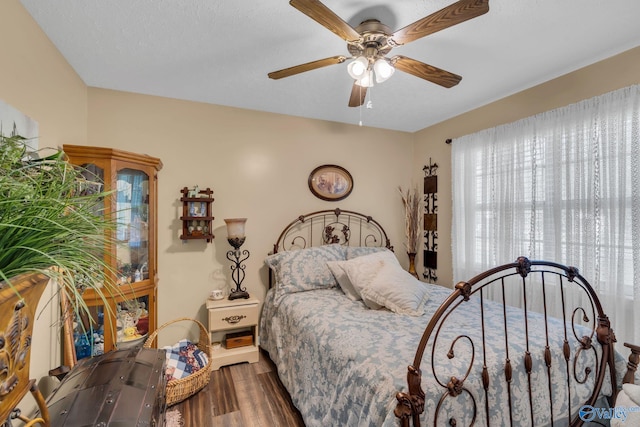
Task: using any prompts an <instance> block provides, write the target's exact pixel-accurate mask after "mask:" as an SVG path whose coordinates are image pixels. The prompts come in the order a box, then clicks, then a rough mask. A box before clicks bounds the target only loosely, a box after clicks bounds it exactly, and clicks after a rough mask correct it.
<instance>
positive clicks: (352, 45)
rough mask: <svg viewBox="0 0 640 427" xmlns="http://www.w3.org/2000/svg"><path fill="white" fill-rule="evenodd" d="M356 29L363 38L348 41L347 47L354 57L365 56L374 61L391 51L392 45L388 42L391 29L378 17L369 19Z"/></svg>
mask: <svg viewBox="0 0 640 427" xmlns="http://www.w3.org/2000/svg"><path fill="white" fill-rule="evenodd" d="M355 30H356V31H357V32H358V33H360V35H361V40H359V41H358V42H349V43H347V49H348V50H349V53H350V54H351V56H353V57H354V58H355V57H358V56H364V57H365V58H367V59H368V60H369V62H370V63H372V62H374V61H375V60H376V59H378V58H382V57H384V56H385V55H386V54H387V53H389V52H390V51H391V49H392V47H391V46H389V44H388V43H387V39H388V38H389V37H391V29H390V28H389V27H387V26H386V25H384V24H383V23H381V22H380V21H378V20H377V19H367V20H366V21H364V22H362V23H361V24H360V25H358V26H357V27H356V28H355Z"/></svg>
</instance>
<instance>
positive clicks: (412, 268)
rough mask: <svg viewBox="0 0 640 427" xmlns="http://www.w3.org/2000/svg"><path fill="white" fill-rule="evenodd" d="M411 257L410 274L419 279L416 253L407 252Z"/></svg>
mask: <svg viewBox="0 0 640 427" xmlns="http://www.w3.org/2000/svg"><path fill="white" fill-rule="evenodd" d="M407 255H408V256H409V273H410V274H412V275H413V276H415V277H416V279H419V277H418V273H417V272H416V255H417V254H416V253H415V252H407Z"/></svg>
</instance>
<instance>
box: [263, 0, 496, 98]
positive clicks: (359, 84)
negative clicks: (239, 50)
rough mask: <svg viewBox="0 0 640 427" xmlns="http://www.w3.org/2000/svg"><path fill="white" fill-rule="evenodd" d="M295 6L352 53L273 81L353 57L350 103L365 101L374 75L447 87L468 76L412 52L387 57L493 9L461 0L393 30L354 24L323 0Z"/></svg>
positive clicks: (278, 74) (298, 0) (483, 1)
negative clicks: (411, 78)
mask: <svg viewBox="0 0 640 427" xmlns="http://www.w3.org/2000/svg"><path fill="white" fill-rule="evenodd" d="M289 4H291V6H293V7H295V8H296V9H298V10H299V11H300V12H302V13H304V14H305V15H307V16H308V17H310V18H311V19H313V20H314V21H316V22H317V23H319V24H320V25H322V26H324V27H325V28H327V29H329V30H330V31H332V32H333V33H334V34H336V35H337V36H339V37H341V38H342V39H344V40H345V41H346V42H347V50H348V51H349V53H350V54H351V57H347V56H343V55H337V56H332V57H330V58H324V59H319V60H316V61H312V62H307V63H305V64H300V65H296V66H294V67H289V68H285V69H282V70H278V71H273V72H271V73H269V74H268V76H269V77H270V78H272V79H281V78H284V77H289V76H293V75H295V74H300V73H304V72H306V71H311V70H315V69H317V68H322V67H326V66H329V65H334V64H341V63H343V62H345V61H346V60H347V59H353V60H354V61H353V62H351V63H350V64H349V65H348V68H347V71H348V72H349V75H351V77H353V78H354V83H353V87H352V89H351V96H350V98H349V107H358V106H360V105H362V104H363V103H364V100H365V97H366V94H367V88H368V87H371V86H373V81H374V79H375V81H376V82H378V83H382V82H383V81H385V80H386V79H388V78H389V77H391V75H392V74H393V72H394V71H395V70H396V69H398V70H400V71H404V72H405V73H409V74H412V75H414V76H416V77H419V78H421V79H425V80H428V81H430V82H432V83H436V84H438V85H440V86H443V87H446V88H450V87H453V86H455V85H457V84H458V83H459V82H460V80H462V77H461V76H459V75H457V74H453V73H450V72H448V71H445V70H443V69H440V68H438V67H434V66H433V65H429V64H425V63H424V62H420V61H417V60H415V59H411V58H407V57H406V56H402V55H395V56H393V57H391V58H387V56H386V55H387V54H388V53H389V52H390V51H391V49H393V48H394V47H398V46H401V45H404V44H407V43H409V42H412V41H414V40H417V39H419V38H421V37H424V36H427V35H429V34H433V33H435V32H438V31H440V30H444V29H445V28H449V27H451V26H453V25H456V24H459V23H461V22H464V21H467V20H469V19H472V18H475V17H477V16H480V15H483V14H485V13H487V12H488V11H489V0H459V1H457V2H455V3H453V4H451V5H449V6H447V7H445V8H443V9H440V10H439V11H437V12H435V13H432V14H431V15H429V16H426V17H424V18H422V19H420V20H418V21H416V22H414V23H413V24H410V25H407V26H406V27H404V28H401V29H399V30H397V31H395V32H391V30H390V29H389V27H387V26H386V25H384V24H383V23H382V22H380V21H378V20H377V19H368V20H366V21H364V22H362V23H361V24H360V25H358V26H357V27H356V28H353V27H352V26H351V25H349V24H348V23H346V22H345V21H343V20H342V19H341V18H340V17H339V16H338V15H336V14H335V13H334V12H333V11H331V9H329V8H328V7H327V6H325V5H324V4H322V3H321V2H320V1H318V0H291V1H290V2H289Z"/></svg>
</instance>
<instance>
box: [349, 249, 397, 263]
mask: <svg viewBox="0 0 640 427" xmlns="http://www.w3.org/2000/svg"><path fill="white" fill-rule="evenodd" d="M388 250H389V249H387V248H385V247H380V246H347V259H348V260H349V259H353V258H357V257H359V256H363V255H370V254H374V253H376V252H382V251H388Z"/></svg>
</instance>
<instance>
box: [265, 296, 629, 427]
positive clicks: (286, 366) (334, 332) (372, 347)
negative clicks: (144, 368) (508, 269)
mask: <svg viewBox="0 0 640 427" xmlns="http://www.w3.org/2000/svg"><path fill="white" fill-rule="evenodd" d="M272 293H273V291H270V292H269V293H268V294H267V298H266V302H265V304H264V307H263V314H262V317H261V323H260V339H261V346H262V347H263V348H264V349H265V350H267V351H268V352H269V355H270V357H271V358H272V360H273V361H274V362H275V364H276V366H277V368H278V374H279V376H280V378H281V380H282V382H283V384H284V385H285V387H286V388H287V390H289V393H290V394H291V398H292V400H293V403H294V404H295V406H296V407H297V408H298V409H299V410H300V412H301V414H302V416H303V418H304V420H305V423H306V425H307V427H314V426H322V427H324V426H328V425H344V426H372V427H373V426H376V427H377V426H386V427H388V426H396V425H398V420H397V419H396V417H395V415H394V413H393V410H394V408H395V406H396V403H397V401H396V398H395V395H396V393H397V392H398V391H406V389H407V384H406V376H407V366H408V365H409V364H410V363H412V361H413V358H414V356H415V351H416V348H417V346H418V343H419V341H420V337H421V334H422V332H423V331H424V328H425V326H426V325H427V323H428V321H429V319H430V317H431V313H433V312H434V311H435V310H436V309H437V307H438V306H439V305H440V303H441V302H442V301H443V300H444V299H445V298H446V297H447V296H448V295H449V294H450V293H451V290H450V289H446V288H443V287H440V286H435V285H434V286H433V287H432V288H431V290H430V298H429V302H428V307H427V309H426V314H425V315H424V316H422V317H412V316H403V315H398V314H395V313H392V312H390V311H387V310H384V309H383V310H370V309H367V308H366V307H365V306H364V305H363V304H362V302H361V301H351V300H349V299H348V298H346V297H345V295H344V294H343V293H342V291H340V290H339V289H335V288H334V289H321V290H313V291H306V292H298V293H292V294H287V295H286V296H285V297H284V298H282V300H281V301H279V305H278V307H277V309H276V308H275V307H274V305H273V304H272V299H273V295H272ZM454 313H455V314H453V315H452V317H451V318H450V319H449V320H448V324H450V325H455V326H452V327H451V328H449V329H445V330H443V331H442V332H441V338H440V339H439V341H438V343H439V344H438V345H436V347H435V356H434V360H435V361H436V362H435V363H436V365H437V366H436V367H435V371H436V372H438V379H439V380H440V381H441V382H444V383H446V381H448V378H450V377H451V376H454V375H455V376H457V377H459V378H461V377H463V376H464V373H465V372H466V370H467V367H468V366H469V361H470V360H471V356H472V349H471V346H470V345H469V344H468V340H466V339H460V340H459V341H458V342H457V344H456V346H455V357H453V358H452V359H449V358H447V357H446V353H447V351H448V350H449V345H450V344H451V342H452V340H453V339H454V338H455V337H457V336H460V335H467V336H469V337H470V338H473V339H474V340H476V342H480V341H477V340H479V339H480V338H481V333H480V331H479V328H478V327H477V326H476V325H477V324H478V323H477V322H479V318H480V317H479V316H480V310H479V304H470V306H469V307H468V308H467V307H465V308H464V309H462V310H460V309H458V310H456V312H454ZM502 313H503V311H502V306H501V305H498V304H495V303H492V302H487V301H485V313H484V316H485V322H486V324H487V325H488V327H489V328H492V329H493V330H496V331H500V330H501V328H502V329H503V325H504V321H503V315H502ZM528 320H529V322H528V330H529V336H530V344H529V346H530V350H531V354H532V359H533V364H534V371H535V370H536V366H541V365H539V364H544V360H543V359H544V357H543V351H542V349H543V348H544V345H545V343H544V336H543V335H540V334H539V332H540V331H542V330H544V322H543V321H542V317H541V316H536V315H532V314H531V313H530V314H529V316H528ZM549 323H550V326H549V328H550V335H551V336H557V337H560V343H555V344H554V343H550V347H551V348H554V347H555V348H561V341H562V337H563V336H564V333H563V330H564V329H563V326H564V325H563V323H562V322H560V321H552V322H549ZM507 324H508V329H507V330H508V335H509V352H510V354H509V358H510V359H511V363H512V367H513V381H512V383H511V386H510V387H508V386H507V384H506V382H505V381H504V365H505V358H506V355H505V353H504V350H503V349H502V348H503V347H504V344H503V343H504V339H503V338H504V334H502V333H501V332H497V335H494V338H492V339H491V340H488V341H489V342H487V345H486V346H484V348H481V347H479V346H478V345H477V344H476V347H475V355H474V356H475V358H474V360H475V361H474V368H473V369H474V372H477V374H475V376H474V378H473V379H471V377H470V380H469V381H468V382H467V383H466V384H465V385H466V386H467V388H469V389H470V390H480V391H481V390H482V386H481V384H480V381H481V380H480V370H481V367H482V361H483V358H484V357H486V360H487V366H488V371H489V375H490V390H491V392H490V394H489V396H488V397H485V396H484V393H479V394H477V395H475V402H476V407H477V417H478V418H477V419H476V423H479V424H476V425H484V420H485V418H486V416H485V412H484V411H485V399H487V398H488V399H489V405H488V406H489V408H490V411H489V417H490V418H491V424H492V425H508V424H510V420H509V418H508V417H509V410H508V401H509V394H510V395H511V401H512V405H513V411H512V413H513V425H521V424H522V425H524V424H526V425H528V424H529V421H526V422H525V421H523V420H528V419H530V413H531V412H533V413H534V419H535V420H536V423H535V425H544V424H545V423H546V421H544V420H543V419H542V418H541V417H543V415H544V412H542V411H537V410H536V408H538V407H541V408H542V407H544V408H546V407H549V406H551V407H552V408H553V412H554V414H555V415H554V418H555V421H556V422H557V421H558V420H560V419H563V417H566V413H567V402H568V401H569V398H568V394H569V393H570V394H571V402H572V406H573V407H574V408H575V407H576V406H577V405H579V404H580V403H581V402H584V400H585V399H586V397H587V395H588V394H587V393H588V392H587V390H586V389H581V388H573V387H572V388H571V389H570V390H569V389H568V387H567V386H566V381H565V380H562V381H558V382H557V383H556V382H554V383H553V384H552V385H553V387H552V388H553V392H552V395H551V397H550V395H549V385H548V381H547V376H546V371H545V372H544V373H541V374H536V375H534V376H533V377H532V378H531V381H529V379H528V378H527V375H526V373H525V371H524V368H523V364H524V363H523V362H522V360H523V357H522V355H523V354H524V352H525V351H526V344H525V341H524V340H523V339H518V338H516V337H524V336H525V332H526V331H525V322H524V321H523V316H522V311H521V310H518V309H510V308H507ZM568 338H569V343H570V344H571V348H572V355H573V354H574V352H575V349H576V348H577V343H576V341H575V338H574V337H573V334H572V333H569V336H568ZM501 339H502V341H503V342H502V343H500V344H498V345H495V348H494V343H497V342H499V341H500V340H501ZM483 350H484V351H483ZM483 354H486V356H483ZM586 354H587V353H585V356H581V357H580V358H578V359H579V363H578V371H579V373H580V374H581V373H583V372H584V368H585V367H586V366H588V365H589V364H591V365H592V364H593V361H590V359H589V358H590V357H591V356H586ZM588 354H591V353H588ZM430 358H431V346H430V345H429V346H428V347H427V350H426V351H425V355H424V358H423V363H422V366H421V370H422V375H423V379H422V386H423V389H424V390H425V393H426V396H427V398H426V402H425V412H424V414H423V425H429V426H432V425H434V414H435V412H436V407H437V405H438V401H439V400H440V398H441V396H442V395H443V393H444V389H443V388H442V387H441V386H439V385H438V384H437V382H436V381H435V380H434V375H433V372H432V369H431V365H430ZM616 358H617V362H616V369H617V373H618V375H619V376H621V375H622V374H623V373H624V367H625V360H624V358H623V357H622V356H621V355H618V354H617V355H616ZM552 369H553V370H555V371H560V372H554V374H553V377H555V376H556V375H558V374H560V375H565V376H566V370H567V364H566V363H565V361H564V359H562V358H561V355H554V358H553V361H552ZM569 369H570V371H571V372H573V367H572V366H570V368H569ZM563 370H564V374H563V373H562V372H563ZM579 376H582V377H583V376H584V375H579ZM592 379H593V375H591V376H588V379H587V383H589V382H590V380H592ZM529 384H531V393H532V398H533V401H534V405H533V406H534V409H533V411H532V410H531V408H530V405H529V403H528V402H529V399H528V393H529ZM602 391H603V392H604V393H609V392H610V387H606V386H605V387H603V389H602ZM447 411H448V412H449V414H448V415H447V414H446V412H447ZM538 412H540V414H538ZM439 414H440V415H439V418H438V422H437V425H448V423H446V422H448V419H449V417H450V416H451V414H454V416H455V417H456V419H457V421H458V425H469V424H470V421H471V417H472V416H473V403H472V400H471V399H470V397H469V395H468V394H467V393H462V394H461V395H460V396H458V397H457V398H451V397H449V398H447V399H445V403H444V405H443V408H442V410H441V411H440V412H439ZM523 423H524V424H523Z"/></svg>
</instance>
